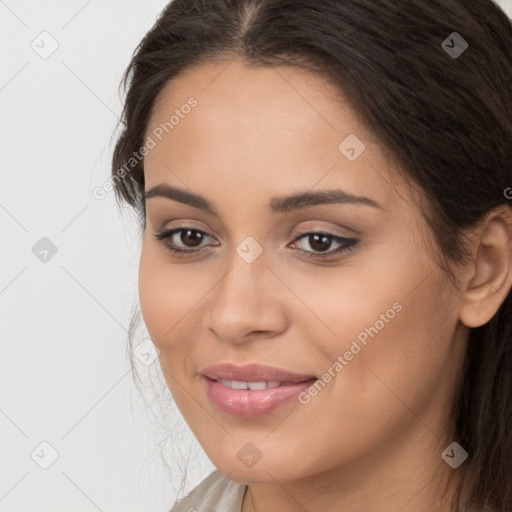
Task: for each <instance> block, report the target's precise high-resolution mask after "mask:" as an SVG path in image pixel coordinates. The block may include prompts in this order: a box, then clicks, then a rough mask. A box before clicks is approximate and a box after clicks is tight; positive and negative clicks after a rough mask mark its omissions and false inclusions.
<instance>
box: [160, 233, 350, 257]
mask: <svg viewBox="0 0 512 512" xmlns="http://www.w3.org/2000/svg"><path fill="white" fill-rule="evenodd" d="M182 231H194V232H196V233H201V234H202V235H206V236H210V235H208V233H206V232H204V231H202V230H200V229H195V228H192V227H181V228H174V229H167V230H165V229H162V230H160V231H158V232H157V233H156V234H155V235H153V236H154V237H155V238H156V239H157V240H160V241H163V244H164V245H165V247H166V248H167V249H168V250H169V251H170V252H171V253H172V254H173V255H175V256H177V257H184V256H186V255H187V254H193V253H198V252H200V251H201V249H198V250H196V249H188V250H187V249H180V248H178V247H176V246H174V245H173V244H171V243H170V242H169V241H166V240H169V239H170V238H172V237H173V236H174V235H175V234H176V233H180V232H182ZM311 235H321V236H326V237H329V238H331V242H338V243H342V244H344V245H341V246H340V247H338V248H337V249H335V250H332V251H330V252H326V253H316V252H313V251H305V250H304V249H296V250H298V251H299V252H300V253H301V254H303V255H304V256H306V257H308V258H328V257H332V256H334V255H338V254H343V253H346V252H349V251H351V250H352V249H354V248H355V246H356V245H357V244H358V243H359V240H357V239H355V238H345V237H342V236H337V235H333V234H332V233H325V232H323V231H303V232H300V233H298V235H297V237H295V239H294V240H293V242H292V243H294V242H296V241H297V240H299V239H301V238H304V237H305V236H311Z"/></svg>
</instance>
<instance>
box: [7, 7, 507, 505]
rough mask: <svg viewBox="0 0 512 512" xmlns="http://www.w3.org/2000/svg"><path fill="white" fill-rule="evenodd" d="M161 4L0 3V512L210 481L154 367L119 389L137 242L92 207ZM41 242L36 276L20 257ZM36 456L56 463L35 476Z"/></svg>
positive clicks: (155, 493)
mask: <svg viewBox="0 0 512 512" xmlns="http://www.w3.org/2000/svg"><path fill="white" fill-rule="evenodd" d="M425 1H427V0H425ZM166 4H167V0H151V1H149V0H145V1H142V0H139V1H134V0H124V1H122V2H121V1H120V0H108V1H105V0H104V1H102V2H100V1H98V0H89V1H87V0H72V1H71V0H68V1H67V2H63V1H61V2H57V1H46V2H41V1H35V0H33V1H21V0H17V1H15V0H5V1H3V0H0V34H1V44H0V64H1V66H0V112H1V116H0V166H1V176H2V184H1V188H0V226H1V229H2V245H1V247H2V250H1V251H0V255H1V256H0V268H1V273H0V308H1V311H2V319H1V322H0V336H1V338H0V339H1V343H2V344H1V353H0V443H1V444H0V449H1V452H0V453H1V455H0V512H7V511H8V512H34V511H36V510H37V511H38V512H46V511H48V512H49V511H51V512H60V511H62V512H70V511H73V512H76V511H84V512H94V511H98V510H99V511H102V512H106V511H113V512H115V511H121V510H122V511H126V512H135V511H137V512H141V511H154V512H158V511H162V512H166V511H167V512H168V511H169V508H170V506H171V504H172V502H173V501H174V498H175V497H176V495H177V493H178V491H180V484H181V481H182V472H181V469H180V468H181V467H183V466H184V465H186V466H187V468H188V470H187V471H188V477H187V480H186V483H185V487H184V488H183V489H181V491H180V496H182V495H183V493H186V492H188V490H190V489H191V488H192V487H193V486H194V485H196V484H197V483H198V482H199V481H200V480H202V479H203V478H204V477H205V476H206V475H207V474H209V473H210V471H211V470H212V469H214V468H213V466H212V465H211V463H210V461H209V460H208V459H207V458H206V456H205V455H204V454H203V453H202V451H201V450H200V447H199V445H198V443H197V441H195V439H194V438H193V436H192V435H191V433H190V431H189V430H188V428H187V427H186V425H184V423H183V420H182V419H181V417H180V416H179V415H178V414H176V412H175V411H174V414H173V410H172V403H171V401H170V399H169V396H168V394H166V393H165V391H166V389H165V386H164V387H163V390H162V382H161V380H160V381H158V371H156V368H157V367H156V365H157V364H158V363H155V364H154V365H152V366H147V367H146V366H145V365H144V364H139V363H138V362H137V361H136V364H138V368H139V369H140V371H141V375H142V376H143V378H144V379H146V377H147V378H148V379H150V378H151V376H152V372H153V374H154V375H153V380H151V382H156V383H158V382H159V383H160V387H158V386H156V391H153V389H152V388H151V386H150V385H149V382H150V381H149V380H147V379H146V380H145V382H146V384H143V385H142V389H141V392H139V390H138V388H137V387H136V386H135V384H134V381H133V377H132V374H131V370H130V364H129V360H128V358H127V355H126V331H127V329H128V325H129V319H130V312H131V309H132V306H134V305H137V304H138V295H137V271H138V268H137V266H138V257H139V250H140V246H139V243H140V242H139V234H138V227H137V225H136V221H135V218H134V217H133V216H132V215H130V213H129V212H128V211H127V212H126V213H125V214H124V215H123V216H121V215H120V214H119V213H118V210H117V207H116V203H115V200H114V194H113V192H110V193H109V194H107V196H106V197H105V198H104V199H103V200H98V199H96V198H95V197H94V196H93V193H92V191H93V189H94V187H96V186H99V185H102V184H103V183H104V182H105V181H106V180H107V179H108V177H109V175H110V167H109V165H110V158H111V150H112V143H111V136H112V133H113V130H114V127H115V124H116V121H117V117H118V115H119V114H120V111H121V100H120V98H119V96H118V92H117V87H118V85H119V82H120V79H121V74H122V72H123V71H124V69H125V67H126V66H127V64H128V62H129V59H130V56H131V54H132V51H133V50H134V49H135V47H136V45H137V44H138V43H139V41H140V40H141V38H142V37H143V35H144V34H145V33H146V31H147V30H148V29H149V28H150V27H151V25H152V24H153V22H154V20H155V17H156V16H157V14H158V13H159V12H160V11H161V10H162V9H163V8H164V6H165V5H166ZM500 4H501V5H502V6H503V7H504V8H505V9H506V10H507V12H508V13H509V15H511V16H512V0H506V1H502V2H500ZM43 31H47V32H48V33H49V34H51V37H52V38H54V39H55V40H56V41H57V43H58V48H57V50H56V51H55V52H54V53H53V54H52V55H51V56H50V57H48V58H47V59H43V58H41V57H40V56H39V55H38V54H37V53H36V52H35V51H34V50H33V49H32V47H31V44H32V41H34V40H36V44H37V43H38V41H39V45H40V46H42V45H43V43H40V41H41V39H40V36H39V35H40V34H41V32H43ZM38 37H39V38H38ZM43 37H47V36H43ZM50 45H51V41H50V40H49V39H46V40H45V42H44V47H45V48H46V49H48V48H50V47H51V46H50ZM41 51H42V50H41ZM43 237H47V238H49V239H50V240H51V242H52V243H53V244H54V245H55V246H56V247H57V253H56V254H55V255H54V256H53V257H51V258H48V261H47V262H41V261H40V260H39V259H38V258H37V257H36V256H35V255H34V254H33V252H32V248H33V246H34V245H35V244H36V243H37V242H38V241H39V240H40V239H41V238H43ZM41 257H42V256H41ZM146 335H147V333H146V332H145V330H144V327H143V326H142V330H141V332H140V340H141V341H142V340H143V339H144V337H145V336H146ZM143 397H145V398H143ZM160 404H163V405H164V406H165V405H168V404H171V410H170V413H169V414H168V415H164V414H163V411H160V409H159V407H158V406H159V405H160ZM169 432H172V435H169ZM43 441H46V442H47V443H49V444H50V445H51V446H52V447H53V449H54V450H56V452H58V457H57V458H56V460H55V462H53V464H52V465H51V466H49V467H48V468H47V469H43V468H42V467H40V465H39V464H43V465H44V464H45V462H46V463H48V462H50V461H51V457H52V449H51V448H48V447H46V446H45V445H43V446H40V443H41V442H43ZM34 450H35V451H34ZM161 453H163V455H164V456H165V457H166V460H167V462H168V464H169V469H168V470H167V469H166V467H165V466H164V464H163V462H162V460H161ZM31 454H33V455H31ZM188 456H190V458H191V461H190V463H188V464H187V457H188ZM36 461H38V462H39V464H38V463H37V462H36Z"/></svg>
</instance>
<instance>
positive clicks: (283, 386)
mask: <svg viewBox="0 0 512 512" xmlns="http://www.w3.org/2000/svg"><path fill="white" fill-rule="evenodd" d="M201 374H202V376H203V379H204V382H205V385H206V393H207V395H208V397H209V399H210V400H211V402H212V403H213V405H215V406H216V407H217V408H218V409H220V410H221V411H222V412H224V413H227V414H229V415H231V416H238V417H244V418H255V417H258V416H262V415H264V414H268V413H270V412H271V411H273V410H275V409H276V408H278V407H280V406H282V405H284V404H285V403H289V402H290V401H291V400H293V398H296V397H297V395H299V394H300V393H301V392H302V391H304V390H306V389H307V388H308V387H310V386H311V385H312V384H313V383H314V382H315V381H316V380H317V378H316V377H314V376H312V375H304V374H302V375H301V374H297V373H293V372H290V371H287V370H283V369H280V368H275V367H271V366H263V365H256V364H252V365H247V366H241V367H240V366H236V365H232V364H230V363H225V364H220V365H215V366H210V367H208V368H206V369H205V370H203V371H202V372H201Z"/></svg>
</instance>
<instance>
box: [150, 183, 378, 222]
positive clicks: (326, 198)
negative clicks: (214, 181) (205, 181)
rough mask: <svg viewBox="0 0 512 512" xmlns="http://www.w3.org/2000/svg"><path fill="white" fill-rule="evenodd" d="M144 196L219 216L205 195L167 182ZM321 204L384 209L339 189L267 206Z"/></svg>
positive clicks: (291, 207) (281, 199) (285, 208)
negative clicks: (159, 198)
mask: <svg viewBox="0 0 512 512" xmlns="http://www.w3.org/2000/svg"><path fill="white" fill-rule="evenodd" d="M144 197H145V199H146V200H147V199H150V198H152V197H165V198H167V199H172V200H174V201H178V202H179V203H183V204H188V205H189V206H193V207H194V208H199V209H200V210H204V211H206V212H209V213H212V214H214V215H216V216H219V213H218V212H217V209H216V208H215V207H214V206H213V204H212V203H211V202H210V201H208V200H207V199H206V198H205V197H203V196H201V195H199V194H195V193H193V192H188V191H186V190H183V189H180V188H176V187H172V186H171V185H168V184H167V183H160V184H158V185H155V186H154V187H152V188H150V189H149V190H148V191H147V192H145V194H144ZM321 204H358V205H365V206H371V207H373V208H378V209H381V210H385V208H384V207H382V206H381V205H380V204H379V203H378V202H377V201H375V200H374V199H370V198H369V197H364V196H357V195H354V194H350V193H348V192H346V191H344V190H340V189H327V190H319V191H316V192H302V193H298V194H293V195H290V196H282V197H274V198H272V199H271V201H270V203H269V207H270V209H271V210H272V211H273V212H274V213H287V212H290V211H293V210H299V209H302V208H307V207H309V206H316V205H321Z"/></svg>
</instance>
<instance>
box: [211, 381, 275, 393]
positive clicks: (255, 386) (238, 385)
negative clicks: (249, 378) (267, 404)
mask: <svg viewBox="0 0 512 512" xmlns="http://www.w3.org/2000/svg"><path fill="white" fill-rule="evenodd" d="M218 382H219V383H220V384H222V385H223V386H226V387H227V388H232V389H252V390H253V391H255V390H259V389H266V388H277V387H278V386H279V385H280V384H281V383H280V382H279V381H278V380H269V381H264V380H261V381H258V382H245V381H243V380H223V379H219V380H218Z"/></svg>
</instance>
